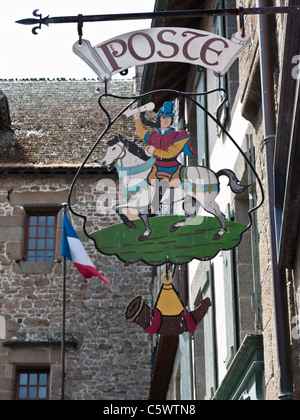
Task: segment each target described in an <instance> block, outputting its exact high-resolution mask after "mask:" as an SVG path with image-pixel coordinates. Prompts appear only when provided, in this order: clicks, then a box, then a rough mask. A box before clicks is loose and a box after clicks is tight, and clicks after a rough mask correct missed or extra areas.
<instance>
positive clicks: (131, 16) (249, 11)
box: [16, 5, 300, 35]
mask: <svg viewBox="0 0 300 420" xmlns="http://www.w3.org/2000/svg"><path fill="white" fill-rule="evenodd" d="M38 12H39V10H38V9H36V10H34V12H33V16H35V17H38V18H39V19H33V18H30V19H21V20H18V21H17V22H16V23H20V24H22V25H36V26H35V27H34V28H33V29H32V33H33V34H34V35H37V34H38V30H39V29H41V28H42V25H47V26H49V25H50V24H53V23H78V21H79V19H82V23H84V22H109V21H121V20H144V19H156V18H165V19H168V18H173V19H174V18H178V19H179V18H186V17H193V18H196V17H199V18H200V17H205V16H241V8H235V9H211V10H176V11H165V12H151V13H125V14H113V15H111V14H107V15H88V16H82V17H81V15H79V16H80V18H79V16H78V15H77V16H57V17H50V16H49V15H48V16H47V17H45V18H43V17H42V15H41V14H39V13H38ZM242 13H243V15H265V14H269V15H270V14H283V13H300V5H299V6H286V7H256V8H243V9H242Z"/></svg>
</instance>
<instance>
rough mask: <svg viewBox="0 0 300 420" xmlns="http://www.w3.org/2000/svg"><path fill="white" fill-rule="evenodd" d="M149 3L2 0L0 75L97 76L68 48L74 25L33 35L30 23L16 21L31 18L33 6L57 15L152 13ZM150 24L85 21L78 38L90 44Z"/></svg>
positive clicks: (74, 37)
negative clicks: (81, 34)
mask: <svg viewBox="0 0 300 420" xmlns="http://www.w3.org/2000/svg"><path fill="white" fill-rule="evenodd" d="M154 4H155V0H80V1H79V0H5V1H4V0H1V4H0V39H1V44H0V79H28V78H50V79H51V78H66V79H69V78H75V79H82V78H87V79H96V78H97V75H96V74H95V73H94V72H93V71H92V70H91V69H90V68H89V67H88V65H87V64H86V63H84V62H83V61H82V60H81V59H80V58H79V57H78V56H76V55H75V54H74V53H73V51H72V46H73V44H74V43H75V41H77V40H78V33H77V24H76V23H67V24H66V23H65V24H52V25H49V27H47V26H45V25H43V26H42V29H41V31H38V35H33V34H32V32H31V30H32V28H33V26H25V25H19V24H17V23H15V21H16V20H20V19H27V18H34V16H33V15H32V12H33V11H34V10H35V9H39V13H41V14H42V15H43V17H46V16H48V15H50V17H56V16H77V15H78V14H82V15H100V14H119V13H139V12H153V9H154ZM150 25H151V21H150V20H137V21H115V22H93V23H84V26H83V38H84V39H87V40H89V41H90V42H91V44H92V45H93V46H94V45H96V44H99V43H100V42H103V41H106V40H108V39H110V38H112V37H114V36H117V35H121V34H124V33H127V32H131V31H134V30H139V29H144V28H149V27H150ZM130 75H132V72H130V73H129V76H130ZM120 77H121V76H120Z"/></svg>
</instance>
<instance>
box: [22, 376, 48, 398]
mask: <svg viewBox="0 0 300 420" xmlns="http://www.w3.org/2000/svg"><path fill="white" fill-rule="evenodd" d="M49 376H50V372H49V370H48V369H43V370H37V369H32V370H30V369H22V370H18V371H17V378H16V379H17V380H16V385H17V386H16V400H49Z"/></svg>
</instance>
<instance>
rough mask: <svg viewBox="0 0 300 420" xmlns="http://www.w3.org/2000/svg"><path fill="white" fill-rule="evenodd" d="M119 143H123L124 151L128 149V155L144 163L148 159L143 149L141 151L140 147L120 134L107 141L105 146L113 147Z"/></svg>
mask: <svg viewBox="0 0 300 420" xmlns="http://www.w3.org/2000/svg"><path fill="white" fill-rule="evenodd" d="M119 142H121V143H123V144H124V146H125V147H126V149H128V151H129V152H130V153H132V154H133V155H134V156H137V157H139V158H140V159H142V160H144V161H145V162H146V161H147V160H149V159H150V156H149V155H147V154H146V152H145V150H144V149H142V148H141V147H140V146H138V145H137V144H136V143H134V142H133V141H130V140H127V139H124V138H123V136H122V135H121V134H118V135H117V136H115V137H114V138H113V139H111V140H109V141H108V142H107V145H108V146H109V147H111V146H114V145H115V144H117V143H119Z"/></svg>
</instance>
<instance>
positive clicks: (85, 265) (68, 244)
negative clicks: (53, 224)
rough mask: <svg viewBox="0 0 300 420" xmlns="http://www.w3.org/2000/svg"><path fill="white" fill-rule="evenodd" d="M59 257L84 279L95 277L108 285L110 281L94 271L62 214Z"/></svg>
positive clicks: (70, 225) (68, 222) (73, 230)
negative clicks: (71, 265) (72, 265)
mask: <svg viewBox="0 0 300 420" xmlns="http://www.w3.org/2000/svg"><path fill="white" fill-rule="evenodd" d="M61 255H62V256H63V257H66V258H67V259H68V260H70V261H72V263H73V264H74V265H75V267H76V268H77V270H78V271H79V273H80V274H82V275H83V277H85V278H86V279H90V278H91V277H94V276H96V277H99V278H100V279H101V280H103V281H104V283H106V284H107V285H110V281H109V280H108V279H107V278H105V277H103V276H102V275H101V274H100V273H99V272H98V271H97V270H96V268H95V266H94V264H93V263H92V261H91V259H90V257H89V256H88V254H87V253H86V250H85V249H84V247H83V245H82V243H81V241H80V239H79V238H78V235H77V233H76V232H75V229H74V228H73V226H72V223H71V222H70V220H69V219H68V217H67V215H66V214H65V213H64V214H63V235H62V247H61Z"/></svg>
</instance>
